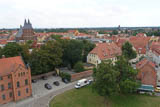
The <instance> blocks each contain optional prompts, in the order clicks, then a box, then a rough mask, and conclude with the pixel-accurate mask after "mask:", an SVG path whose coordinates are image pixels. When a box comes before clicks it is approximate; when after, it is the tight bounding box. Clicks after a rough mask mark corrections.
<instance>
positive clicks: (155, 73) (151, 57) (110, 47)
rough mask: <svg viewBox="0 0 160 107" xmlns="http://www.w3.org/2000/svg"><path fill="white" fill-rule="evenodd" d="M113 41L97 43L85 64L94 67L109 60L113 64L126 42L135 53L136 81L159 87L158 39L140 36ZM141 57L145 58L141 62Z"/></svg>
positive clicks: (159, 55)
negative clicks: (131, 46) (137, 71)
mask: <svg viewBox="0 0 160 107" xmlns="http://www.w3.org/2000/svg"><path fill="white" fill-rule="evenodd" d="M114 39H115V38H114ZM114 39H112V42H109V43H97V44H96V47H95V48H94V49H93V50H92V51H91V52H90V53H89V54H88V56H87V62H88V63H91V64H94V65H95V66H97V65H98V64H100V63H101V62H102V61H103V60H109V59H110V60H111V61H112V62H115V61H116V60H117V58H116V57H117V56H120V55H121V54H122V50H121V48H122V45H123V44H124V43H125V42H127V41H128V42H130V43H131V44H132V45H133V49H134V50H135V51H136V52H137V58H135V59H134V61H135V60H136V62H137V64H136V65H134V66H135V68H137V69H138V70H139V73H138V75H137V79H139V80H141V82H142V84H146V85H153V86H154V87H156V86H157V85H160V42H159V38H157V37H156V38H154V37H146V36H144V35H142V34H141V35H140V36H134V37H133V36H131V37H129V38H124V37H123V38H117V39H116V40H114ZM141 57H145V58H144V59H142V60H141V59H140V58H141ZM131 62H132V61H131Z"/></svg>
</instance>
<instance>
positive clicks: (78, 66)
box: [74, 62, 84, 72]
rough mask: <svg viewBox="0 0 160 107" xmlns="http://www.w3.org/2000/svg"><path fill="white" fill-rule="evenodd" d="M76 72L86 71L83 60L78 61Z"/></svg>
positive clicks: (75, 67)
mask: <svg viewBox="0 0 160 107" xmlns="http://www.w3.org/2000/svg"><path fill="white" fill-rule="evenodd" d="M74 70H75V72H82V71H84V66H83V63H82V62H77V63H76V64H75V66H74Z"/></svg>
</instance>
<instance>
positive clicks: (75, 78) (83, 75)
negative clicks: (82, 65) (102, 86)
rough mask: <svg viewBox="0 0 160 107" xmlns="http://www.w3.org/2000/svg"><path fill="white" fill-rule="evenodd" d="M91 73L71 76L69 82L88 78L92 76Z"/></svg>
mask: <svg viewBox="0 0 160 107" xmlns="http://www.w3.org/2000/svg"><path fill="white" fill-rule="evenodd" d="M92 74H93V71H92V70H88V71H84V72H80V73H75V74H72V75H71V81H76V80H79V79H82V78H85V77H89V76H92Z"/></svg>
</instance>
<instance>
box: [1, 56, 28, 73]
mask: <svg viewBox="0 0 160 107" xmlns="http://www.w3.org/2000/svg"><path fill="white" fill-rule="evenodd" d="M19 65H22V66H25V65H24V62H23V60H22V58H21V57H20V56H17V57H10V58H2V59H0V76H4V75H8V74H10V73H11V72H13V71H14V70H15V69H16V68H17V67H18V66H19Z"/></svg>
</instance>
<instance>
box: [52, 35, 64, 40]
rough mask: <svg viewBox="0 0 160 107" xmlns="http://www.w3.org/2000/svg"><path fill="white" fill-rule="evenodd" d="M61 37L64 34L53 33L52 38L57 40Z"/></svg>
mask: <svg viewBox="0 0 160 107" xmlns="http://www.w3.org/2000/svg"><path fill="white" fill-rule="evenodd" d="M61 37H63V36H62V35H51V38H52V39H55V40H59V39H60V38H61Z"/></svg>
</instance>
